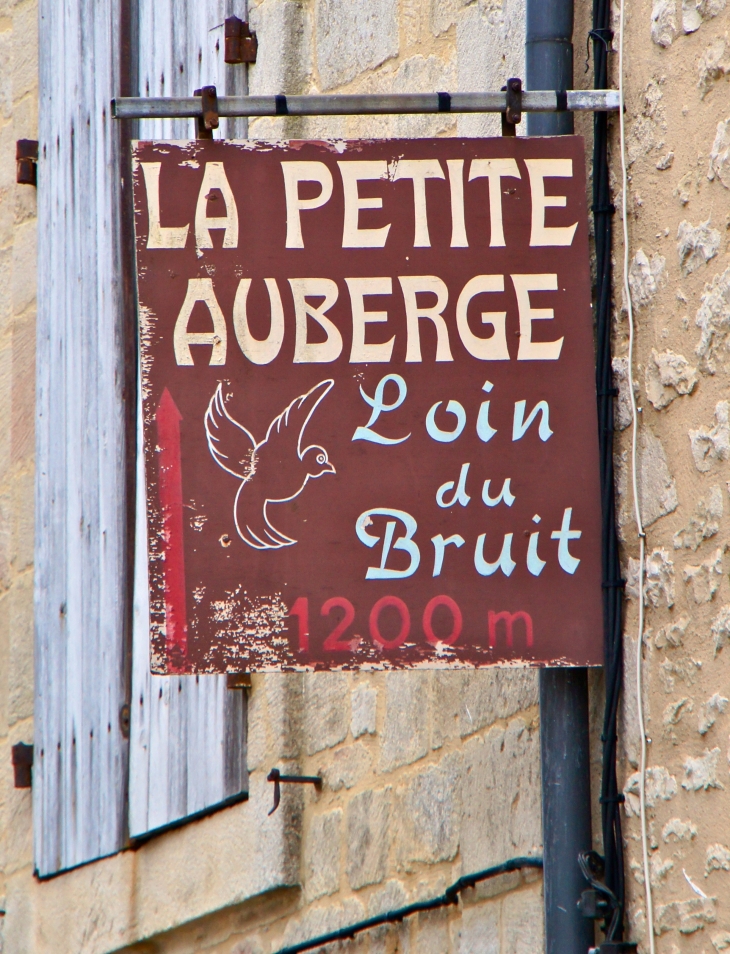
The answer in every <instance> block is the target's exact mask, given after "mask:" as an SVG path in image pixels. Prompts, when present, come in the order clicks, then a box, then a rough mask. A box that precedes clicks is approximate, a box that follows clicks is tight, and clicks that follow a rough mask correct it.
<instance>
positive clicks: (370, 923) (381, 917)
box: [277, 857, 542, 954]
mask: <svg viewBox="0 0 730 954" xmlns="http://www.w3.org/2000/svg"><path fill="white" fill-rule="evenodd" d="M521 868H542V858H539V857H538V858H510V860H509V861H505V862H503V864H501V865H495V866H494V867H493V868H487V869H486V871H478V872H477V873H476V874H470V875H464V876H463V877H462V878H459V880H458V881H455V882H454V883H453V884H452V885H451V886H450V887H449V888H447V889H446V890H445V891H444V893H443V894H440V895H438V897H436V898H431V899H430V900H428V901H415V902H414V903H413V904H407V905H406V906H405V907H403V908H396V909H395V910H394V911H385V912H383V914H377V915H375V917H372V918H367V920H365V921H357V922H356V923H355V924H350V925H349V926H348V927H344V928H340V929H339V931H330V933H329V934H322V935H320V936H319V937H314V938H312V939H311V940H309V941H300V943H299V944H291V945H290V946H289V947H282V948H281V950H279V951H277V954H301V951H311V950H312V949H313V948H315V947H323V946H324V945H325V944H332V943H334V942H335V941H345V940H351V939H352V938H353V937H354V936H355V935H356V934H360V933H362V932H363V931H369V930H371V928H376V927H380V925H381V924H397V923H398V922H400V921H402V920H403V919H404V918H407V917H410V916H411V915H412V914H419V913H420V912H422V911H433V910H434V909H435V908H445V907H448V906H449V905H451V904H456V902H457V901H458V900H459V895H460V894H461V892H462V891H464V890H466V888H473V887H474V885H475V884H478V883H479V882H480V881H486V880H487V879H488V878H496V877H497V875H501V874H506V873H507V872H509V871H519V870H520V869H521Z"/></svg>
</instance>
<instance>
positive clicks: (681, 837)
mask: <svg viewBox="0 0 730 954" xmlns="http://www.w3.org/2000/svg"><path fill="white" fill-rule="evenodd" d="M696 837H697V826H696V825H695V824H693V823H692V822H691V821H689V820H688V821H682V819H681V818H670V819H669V821H668V822H667V823H666V825H665V826H664V827H663V828H662V839H663V841H665V842H666V843H667V844H671V843H672V842H677V841H692V839H693V838H696Z"/></svg>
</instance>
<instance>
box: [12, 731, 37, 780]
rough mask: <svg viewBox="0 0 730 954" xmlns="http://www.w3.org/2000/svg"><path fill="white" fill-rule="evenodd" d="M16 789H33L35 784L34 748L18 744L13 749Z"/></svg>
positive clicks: (22, 743)
mask: <svg viewBox="0 0 730 954" xmlns="http://www.w3.org/2000/svg"><path fill="white" fill-rule="evenodd" d="M10 752H11V758H12V762H13V774H14V776H15V778H14V785H15V788H31V786H32V784H33V771H32V770H33V746H32V745H27V744H26V743H25V742H17V743H16V744H15V745H14V746H13V747H12V749H11V750H10Z"/></svg>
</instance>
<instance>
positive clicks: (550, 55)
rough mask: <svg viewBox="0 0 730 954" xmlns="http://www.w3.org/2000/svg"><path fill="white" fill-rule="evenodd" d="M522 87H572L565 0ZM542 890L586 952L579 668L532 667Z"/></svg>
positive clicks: (585, 783) (570, 950)
mask: <svg viewBox="0 0 730 954" xmlns="http://www.w3.org/2000/svg"><path fill="white" fill-rule="evenodd" d="M526 6H527V26H526V36H525V67H526V68H525V87H526V89H555V90H567V89H572V88H573V0H526ZM527 132H528V135H530V136H559V135H570V134H571V133H572V132H573V114H572V113H569V112H564V113H528V116H527ZM540 755H541V760H542V832H543V859H544V871H543V891H544V898H545V951H546V954H586V952H587V951H588V949H589V947H592V946H593V944H594V929H593V921H591V920H589V919H588V918H584V917H583V916H582V915H581V914H580V912H579V911H578V908H577V902H578V899H579V898H580V895H581V892H582V891H583V890H584V889H585V881H584V879H583V876H582V875H581V872H580V868H579V867H578V853H579V852H581V851H588V850H589V849H590V848H591V847H592V841H591V785H590V752H589V745H588V679H587V671H586V670H585V669H543V670H541V671H540Z"/></svg>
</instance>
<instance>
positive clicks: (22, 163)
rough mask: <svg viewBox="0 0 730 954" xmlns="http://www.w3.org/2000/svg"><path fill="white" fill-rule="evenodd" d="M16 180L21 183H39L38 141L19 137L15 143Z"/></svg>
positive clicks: (34, 184)
mask: <svg viewBox="0 0 730 954" xmlns="http://www.w3.org/2000/svg"><path fill="white" fill-rule="evenodd" d="M15 181H16V182H18V183H19V184H20V185H32V186H37V185H38V141H37V140H36V139H19V140H18V141H17V142H16V143H15Z"/></svg>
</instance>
